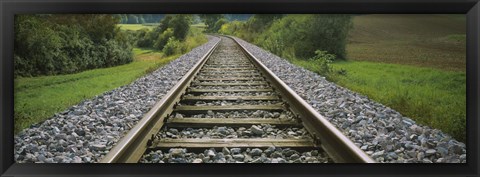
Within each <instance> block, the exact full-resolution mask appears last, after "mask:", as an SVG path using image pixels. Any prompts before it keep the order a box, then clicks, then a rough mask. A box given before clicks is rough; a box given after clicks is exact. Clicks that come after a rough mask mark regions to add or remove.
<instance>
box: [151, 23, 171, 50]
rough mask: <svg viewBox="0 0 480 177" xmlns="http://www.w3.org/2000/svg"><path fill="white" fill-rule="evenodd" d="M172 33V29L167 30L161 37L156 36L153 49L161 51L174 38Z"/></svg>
mask: <svg viewBox="0 0 480 177" xmlns="http://www.w3.org/2000/svg"><path fill="white" fill-rule="evenodd" d="M173 33H174V32H173V29H172V28H167V29H166V30H165V31H163V33H162V34H161V35H159V36H158V39H157V41H156V42H155V44H154V45H153V47H154V48H156V49H158V50H162V49H163V48H164V46H165V44H167V42H168V40H169V39H170V38H175V37H174V34H173Z"/></svg>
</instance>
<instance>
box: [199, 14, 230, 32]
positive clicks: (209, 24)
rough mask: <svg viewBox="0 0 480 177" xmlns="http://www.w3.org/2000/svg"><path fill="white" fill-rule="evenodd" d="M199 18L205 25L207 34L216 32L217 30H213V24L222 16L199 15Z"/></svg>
mask: <svg viewBox="0 0 480 177" xmlns="http://www.w3.org/2000/svg"><path fill="white" fill-rule="evenodd" d="M199 16H200V18H201V19H202V20H203V22H204V23H205V25H207V29H206V31H207V32H217V31H218V30H215V23H217V21H218V20H220V19H222V18H224V16H223V14H201V15H199Z"/></svg>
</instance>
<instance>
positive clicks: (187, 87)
mask: <svg viewBox="0 0 480 177" xmlns="http://www.w3.org/2000/svg"><path fill="white" fill-rule="evenodd" d="M259 111H260V112H261V111H263V112H270V113H274V114H273V115H274V116H256V115H258V114H256V113H258V112H259ZM239 112H240V113H243V114H238V113H239ZM252 113H253V114H252ZM238 115H253V116H250V117H248V116H246V117H243V116H238ZM268 115H272V114H268ZM261 125H271V126H275V127H290V128H291V127H300V128H301V127H304V128H305V129H306V130H307V131H308V136H307V137H302V138H288V137H287V138H231V137H229V138H211V139H198V138H165V137H159V136H158V135H157V134H158V132H159V131H161V130H163V129H167V128H192V127H194V128H213V127H219V126H223V127H251V126H261ZM271 146H274V147H282V148H292V149H310V150H311V149H319V150H321V151H324V152H326V154H328V156H329V158H330V159H332V160H333V162H337V163H343V162H347V163H374V162H375V161H373V160H372V159H371V158H370V157H369V156H368V155H367V154H365V153H364V152H363V151H362V150H360V149H359V148H358V147H357V146H355V144H354V143H353V142H352V141H350V140H349V139H348V138H347V137H346V136H344V135H343V134H342V133H341V132H340V131H339V130H338V129H336V128H335V127H334V126H333V125H332V124H331V123H329V122H328V121H327V120H326V119H325V118H324V117H322V116H321V115H320V114H318V113H317V112H316V111H315V110H314V109H313V108H312V107H311V106H310V105H308V104H307V103H306V102H305V101H304V100H302V99H301V98H300V97H299V96H298V95H297V94H296V93H295V92H294V91H292V90H291V89H290V88H289V87H288V86H287V85H286V84H285V83H283V81H281V80H280V79H279V78H278V77H277V76H275V75H274V74H273V73H272V72H271V71H270V70H269V69H268V68H266V67H265V66H264V65H263V64H262V63H260V62H259V60H258V59H256V58H255V57H254V56H253V55H252V54H251V53H250V52H248V51H247V50H246V49H245V48H244V47H243V46H242V45H240V43H238V42H237V41H236V40H235V39H232V38H228V37H222V40H221V41H220V42H218V43H217V44H215V46H214V47H212V48H211V49H210V50H209V51H208V52H207V54H205V55H204V56H203V57H202V58H201V59H200V61H199V62H198V63H197V64H196V65H195V66H194V67H193V68H192V69H191V70H189V71H188V73H187V74H186V75H185V76H184V77H183V78H182V79H181V80H180V81H179V82H178V83H177V84H176V85H175V86H174V87H173V88H172V89H171V90H170V91H169V92H168V93H167V94H166V95H165V96H164V97H163V98H162V99H161V100H160V101H159V102H158V103H156V104H155V106H154V107H153V108H152V109H151V110H150V111H149V112H148V113H147V114H146V115H145V116H144V117H143V118H142V119H141V120H140V121H139V122H138V123H137V125H136V126H135V127H133V128H132V129H131V130H130V131H129V132H128V133H127V134H126V135H125V136H124V137H123V138H122V139H121V140H120V141H119V142H118V143H117V145H116V146H115V147H113V148H112V149H111V150H110V151H109V153H108V154H107V155H106V156H105V157H104V158H103V159H102V161H101V162H102V163H137V162H139V160H140V158H141V157H142V155H144V154H145V153H148V152H149V151H153V150H165V149H167V150H168V149H170V148H186V149H188V150H189V151H195V150H204V149H209V148H215V149H221V148H224V147H226V148H268V147H271Z"/></svg>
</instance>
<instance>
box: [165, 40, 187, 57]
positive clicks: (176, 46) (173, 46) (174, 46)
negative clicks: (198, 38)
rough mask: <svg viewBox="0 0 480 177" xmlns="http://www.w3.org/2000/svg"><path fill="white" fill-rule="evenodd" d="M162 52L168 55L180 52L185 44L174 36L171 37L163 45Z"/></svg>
mask: <svg viewBox="0 0 480 177" xmlns="http://www.w3.org/2000/svg"><path fill="white" fill-rule="evenodd" d="M162 52H163V53H164V54H165V55H166V56H170V55H174V54H179V53H182V52H183V46H182V44H181V43H180V41H178V40H176V39H175V38H174V37H170V38H169V39H168V42H167V44H166V45H165V46H164V47H163V50H162Z"/></svg>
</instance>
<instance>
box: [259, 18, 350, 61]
mask: <svg viewBox="0 0 480 177" xmlns="http://www.w3.org/2000/svg"><path fill="white" fill-rule="evenodd" d="M350 28H351V19H350V16H348V15H288V16H286V17H284V18H282V19H279V20H275V21H274V22H273V23H272V25H271V27H269V28H268V29H267V30H266V31H265V32H262V33H261V34H260V35H259V37H257V38H256V40H255V43H257V44H259V45H261V46H262V47H264V48H266V49H268V50H270V51H272V52H273V53H275V54H278V55H281V56H282V57H287V56H286V55H289V56H293V57H295V58H304V59H306V58H311V57H313V56H314V55H313V54H314V53H315V50H318V49H320V50H324V51H327V52H328V53H332V54H334V55H336V56H338V57H339V58H342V59H344V58H346V51H345V46H346V38H347V34H348V31H349V29H350ZM288 50H290V51H291V52H293V53H285V51H288Z"/></svg>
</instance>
